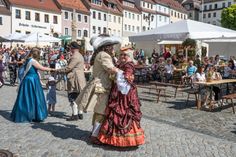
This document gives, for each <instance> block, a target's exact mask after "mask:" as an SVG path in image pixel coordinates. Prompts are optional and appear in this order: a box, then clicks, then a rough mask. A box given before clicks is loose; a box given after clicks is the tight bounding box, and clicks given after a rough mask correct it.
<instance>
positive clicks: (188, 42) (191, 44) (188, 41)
mask: <svg viewBox="0 0 236 157" xmlns="http://www.w3.org/2000/svg"><path fill="white" fill-rule="evenodd" d="M182 46H183V47H185V48H186V47H191V48H195V47H196V41H195V40H194V39H190V38H187V39H186V40H184V41H183V43H182Z"/></svg>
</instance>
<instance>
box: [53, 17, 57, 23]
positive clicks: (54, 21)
mask: <svg viewBox="0 0 236 157" xmlns="http://www.w3.org/2000/svg"><path fill="white" fill-rule="evenodd" d="M53 24H58V21H57V16H53Z"/></svg>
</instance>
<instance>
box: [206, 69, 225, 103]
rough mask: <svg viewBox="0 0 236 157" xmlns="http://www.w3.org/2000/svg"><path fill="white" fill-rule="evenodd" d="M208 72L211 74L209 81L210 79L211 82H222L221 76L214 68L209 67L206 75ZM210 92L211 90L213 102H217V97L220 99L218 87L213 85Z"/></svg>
mask: <svg viewBox="0 0 236 157" xmlns="http://www.w3.org/2000/svg"><path fill="white" fill-rule="evenodd" d="M209 72H210V73H212V74H211V79H212V80H222V76H221V74H220V73H219V72H217V70H216V67H215V66H213V67H210V68H209V70H208V73H209ZM212 90H213V92H214V93H215V97H214V100H215V101H219V97H220V87H219V86H217V85H214V86H213V89H212ZM219 103H221V102H219ZM219 103H218V104H219ZM218 104H215V106H216V107H217V106H218Z"/></svg>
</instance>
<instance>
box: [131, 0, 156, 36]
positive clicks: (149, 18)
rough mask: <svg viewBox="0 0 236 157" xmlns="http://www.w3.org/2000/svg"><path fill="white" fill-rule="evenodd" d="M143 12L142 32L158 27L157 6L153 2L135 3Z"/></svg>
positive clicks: (148, 0)
mask: <svg viewBox="0 0 236 157" xmlns="http://www.w3.org/2000/svg"><path fill="white" fill-rule="evenodd" d="M135 2H136V4H137V5H138V7H139V8H140V10H141V12H142V18H141V19H142V29H141V30H142V31H146V30H150V29H154V28H156V26H157V16H156V5H155V2H154V1H152V0H136V1H135Z"/></svg>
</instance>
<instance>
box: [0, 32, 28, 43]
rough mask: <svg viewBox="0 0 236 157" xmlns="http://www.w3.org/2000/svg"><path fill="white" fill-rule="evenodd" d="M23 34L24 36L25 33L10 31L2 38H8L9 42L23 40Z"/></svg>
mask: <svg viewBox="0 0 236 157" xmlns="http://www.w3.org/2000/svg"><path fill="white" fill-rule="evenodd" d="M24 36H25V34H21V33H17V32H15V33H12V34H10V35H8V36H6V37H4V38H6V39H7V40H9V41H11V42H24V40H22V39H21V38H23V37H24Z"/></svg>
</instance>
